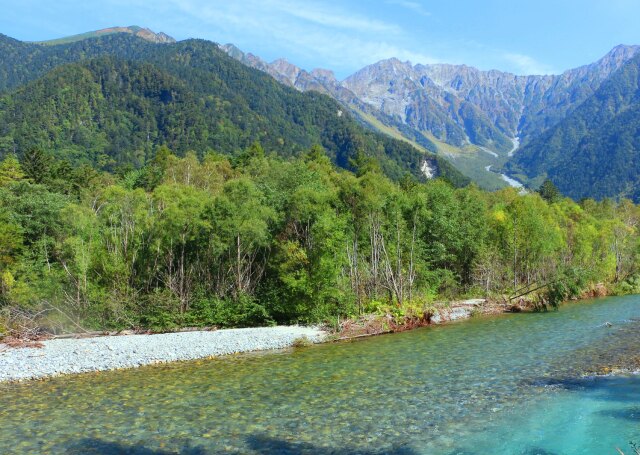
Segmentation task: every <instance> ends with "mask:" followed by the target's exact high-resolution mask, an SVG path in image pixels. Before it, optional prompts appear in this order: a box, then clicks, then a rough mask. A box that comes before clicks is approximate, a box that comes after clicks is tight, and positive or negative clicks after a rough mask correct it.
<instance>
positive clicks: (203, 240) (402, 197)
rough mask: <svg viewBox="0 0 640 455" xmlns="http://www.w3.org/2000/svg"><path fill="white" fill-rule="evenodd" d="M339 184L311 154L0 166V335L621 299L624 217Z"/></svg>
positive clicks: (630, 245) (625, 277)
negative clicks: (612, 293)
mask: <svg viewBox="0 0 640 455" xmlns="http://www.w3.org/2000/svg"><path fill="white" fill-rule="evenodd" d="M351 164H352V166H351V167H352V168H353V169H355V172H354V173H352V172H349V171H345V170H342V169H338V168H337V167H335V166H334V165H333V164H332V163H331V161H330V160H329V158H328V157H327V156H326V155H325V153H324V151H323V149H322V148H320V147H318V146H314V147H313V148H311V149H310V150H308V151H307V152H306V153H305V154H304V155H303V156H302V157H300V158H289V159H284V158H279V157H277V156H275V155H272V154H270V153H266V152H265V151H264V150H263V149H262V147H261V146H260V145H259V144H258V143H255V144H253V145H252V146H250V147H248V148H247V149H245V150H244V151H242V152H239V153H236V154H235V155H234V156H232V157H229V156H223V155H219V154H216V153H213V152H210V153H207V154H205V155H204V156H198V155H197V154H196V153H187V154H185V156H183V157H178V156H175V155H173V154H172V153H171V151H170V150H169V149H167V148H166V147H158V148H157V149H156V151H155V153H154V158H153V159H152V160H151V161H150V162H148V163H147V165H146V166H144V167H142V168H139V169H134V168H122V169H121V170H120V171H119V172H118V173H115V174H110V173H101V172H98V171H96V170H94V169H93V168H91V167H89V166H81V167H73V166H71V165H70V164H69V163H67V162H66V161H61V160H57V159H54V158H53V157H52V156H50V155H49V154H47V153H44V152H42V151H40V150H38V149H33V150H31V151H30V152H28V153H25V154H24V156H22V157H21V158H20V159H18V158H16V157H15V156H13V155H9V156H7V157H6V158H5V159H4V160H3V161H2V162H1V163H0V248H1V250H0V314H1V315H2V316H1V317H0V333H3V334H8V333H10V332H11V331H12V330H24V329H36V328H37V329H38V330H40V329H48V330H53V331H60V330H63V329H66V330H74V331H78V330H83V329H86V330H102V329H120V328H152V329H169V328H176V327H180V326H211V325H216V326H251V325H265V324H272V323H294V322H299V323H315V322H326V321H335V320H336V318H338V317H342V318H344V317H350V316H357V315H361V314H365V313H372V312H387V311H397V312H405V311H421V310H423V309H424V308H427V307H429V305H431V304H432V302H433V301H434V300H436V299H453V298H458V297H460V296H487V295H489V296H492V295H493V296H496V295H508V296H517V295H518V294H522V293H523V292H524V293H526V292H528V291H530V290H535V289H537V288H540V289H541V291H540V292H543V293H544V295H545V298H546V299H547V300H548V301H549V302H550V303H552V304H553V303H556V302H558V301H560V300H564V299H567V298H570V297H572V296H576V295H579V294H580V293H582V292H584V291H585V290H588V289H589V288H595V287H596V285H597V284H598V283H604V285H606V286H607V287H610V288H612V289H617V290H619V291H620V292H633V291H635V290H636V289H637V288H638V287H640V281H639V280H638V278H637V277H638V275H637V272H638V260H639V257H638V252H639V250H638V246H639V237H638V221H639V219H640V209H639V208H638V207H637V206H636V205H634V204H632V203H631V202H629V201H626V200H622V201H620V202H614V201H611V200H604V201H601V202H596V201H594V200H583V201H581V202H580V203H576V202H574V201H572V200H570V199H567V198H562V197H561V196H560V195H558V194H557V192H555V191H554V189H553V188H548V186H547V189H546V190H545V191H543V192H542V193H540V194H539V193H532V194H526V195H521V194H519V193H518V191H517V190H515V189H505V190H501V191H498V192H494V193H489V192H484V191H481V190H479V189H478V188H477V187H475V186H474V185H470V186H467V187H465V188H458V189H456V188H454V187H453V186H452V185H451V184H449V183H448V182H447V181H445V180H442V179H436V180H432V181H428V182H427V183H419V182H418V181H416V180H415V179H414V178H413V177H410V176H407V177H405V178H404V179H401V180H400V181H399V182H394V181H392V180H390V179H389V178H387V177H385V176H384V175H383V173H382V172H381V170H380V168H379V166H378V165H376V162H375V161H373V160H371V159H369V158H368V157H367V156H365V155H364V154H362V153H359V154H358V155H357V156H356V158H355V159H354V160H353V161H352V163H351Z"/></svg>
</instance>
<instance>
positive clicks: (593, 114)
mask: <svg viewBox="0 0 640 455" xmlns="http://www.w3.org/2000/svg"><path fill="white" fill-rule="evenodd" d="M508 169H509V170H510V171H511V172H513V173H521V174H524V175H526V176H527V177H528V178H530V179H537V180H538V181H539V180H541V179H542V178H544V177H549V178H551V180H552V181H553V182H554V183H555V184H556V185H557V186H558V188H559V189H560V190H561V191H562V192H563V193H564V194H567V195H569V196H571V197H574V198H582V197H595V198H602V197H619V196H626V197H631V198H634V199H636V200H639V199H640V55H637V56H635V57H634V58H633V59H631V60H630V61H628V62H627V63H626V64H624V65H623V66H622V68H620V69H619V70H618V71H617V72H615V73H614V74H613V75H612V76H611V77H610V78H609V79H607V80H606V81H605V82H604V83H603V84H602V85H601V86H600V87H599V88H598V89H597V90H596V91H595V93H594V94H593V95H592V96H591V97H589V98H588V99H587V100H586V101H585V102H584V103H582V104H581V105H580V106H579V107H577V108H576V109H575V110H574V111H573V112H572V113H570V114H569V115H568V116H567V117H566V118H565V119H563V120H562V121H560V122H559V123H558V124H556V125H555V126H554V127H553V128H551V129H549V130H548V131H546V132H545V133H543V134H542V135H541V136H539V137H538V138H536V139H534V140H532V141H531V142H530V143H529V144H527V145H525V146H524V147H523V148H522V149H521V150H520V151H519V152H518V154H517V155H516V156H515V157H514V158H513V160H512V161H511V162H510V163H509V164H508Z"/></svg>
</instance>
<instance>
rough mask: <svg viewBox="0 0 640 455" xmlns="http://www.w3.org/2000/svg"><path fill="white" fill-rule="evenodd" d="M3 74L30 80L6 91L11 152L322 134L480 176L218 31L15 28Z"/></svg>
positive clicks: (343, 152) (134, 154) (304, 145)
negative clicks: (379, 126) (300, 86)
mask: <svg viewBox="0 0 640 455" xmlns="http://www.w3.org/2000/svg"><path fill="white" fill-rule="evenodd" d="M105 55H106V56H113V57H111V58H107V59H104V58H100V57H101V56H105ZM94 57H98V58H100V59H99V60H97V61H94V60H92V58H94ZM87 59H90V60H87ZM123 59H124V60H123ZM126 60H129V61H131V63H127V61H126ZM7 62H14V63H15V65H12V64H9V63H7ZM68 62H85V63H82V64H80V65H77V64H71V65H69V64H68ZM133 62H139V63H133ZM58 67H60V68H58ZM52 68H58V69H55V70H53V71H52V70H51V69H52ZM39 76H41V79H38V80H36V81H33V82H30V83H29V85H26V86H24V84H25V83H26V82H28V81H32V80H33V79H35V78H38V77H39ZM0 81H3V83H4V85H5V86H8V87H16V86H17V87H18V89H17V90H16V91H15V92H9V93H7V94H6V95H5V96H4V97H3V98H2V101H1V102H0V103H1V104H0V111H1V112H2V113H1V114H0V153H6V152H9V151H12V150H14V149H15V150H17V151H18V152H23V151H24V150H27V149H28V148H29V147H31V146H33V145H39V146H41V147H43V148H46V149H49V150H53V151H54V152H56V153H59V154H62V155H64V156H66V157H70V158H73V159H74V160H76V161H78V160H79V161H83V160H85V161H86V160H89V161H91V162H93V163H94V164H98V165H100V164H105V163H108V165H109V166H113V165H118V164H127V163H131V164H135V165H140V164H141V163H142V162H144V160H145V159H146V158H148V157H149V153H150V150H151V148H152V147H153V146H155V145H159V144H167V145H169V146H170V147H171V148H172V149H173V150H174V151H176V152H177V153H184V152H185V151H187V150H190V149H193V150H196V151H199V152H204V151H205V150H206V149H207V148H213V149H215V150H217V151H220V152H223V153H235V152H237V151H238V150H240V149H242V148H245V147H247V146H249V145H250V144H251V143H252V142H253V141H256V140H259V141H260V142H261V143H262V144H263V145H264V146H265V148H266V149H267V150H273V151H275V152H277V153H279V154H281V155H284V156H291V155H297V154H299V153H301V152H302V151H304V150H306V149H308V148H309V147H311V146H312V145H313V144H316V143H318V144H321V145H323V146H324V147H325V149H326V150H327V151H328V153H329V155H330V156H331V157H332V159H333V160H334V161H335V162H336V163H337V164H338V165H340V166H342V167H350V166H351V163H352V160H353V159H354V158H355V157H356V156H357V155H358V153H360V152H364V153H365V154H367V155H369V156H372V157H374V158H376V159H377V160H378V161H379V162H380V164H381V166H382V168H383V170H384V171H385V172H386V173H387V174H388V175H390V176H392V177H394V178H400V177H401V176H402V175H403V174H404V173H406V172H411V173H413V174H414V175H416V176H420V175H423V170H424V169H428V170H430V172H431V174H432V175H433V176H435V175H445V176H447V177H448V178H449V179H450V180H452V181H454V182H455V183H458V184H465V183H466V182H467V181H468V180H467V179H466V178H465V177H463V176H462V175H461V174H460V173H459V172H457V171H456V170H455V169H453V168H452V167H451V165H449V164H448V163H446V162H445V161H443V160H441V159H440V158H438V157H436V156H434V155H430V154H429V155H425V154H424V153H421V152H419V151H418V150H416V149H415V148H414V147H412V146H410V145H408V144H406V143H404V142H402V141H398V140H394V139H391V138H389V137H387V136H384V135H381V134H379V133H374V132H371V131H368V130H366V129H364V128H362V127H361V126H360V125H359V124H358V123H357V122H355V121H354V120H353V118H352V117H351V115H349V113H348V112H345V111H344V108H343V107H342V106H341V105H339V104H338V103H337V102H336V101H334V100H332V99H331V98H329V97H327V96H324V95H321V94H318V93H313V92H311V93H301V92H299V91H296V90H293V89H291V88H288V87H285V86H284V85H282V84H279V83H278V82H276V81H275V80H273V79H272V78H271V77H269V76H267V75H266V74H263V73H262V72H259V71H256V70H253V69H250V68H247V67H246V66H244V65H242V64H240V63H238V62H237V61H235V60H233V59H231V58H230V57H228V56H227V55H226V54H225V53H223V52H222V51H221V50H220V49H218V47H217V45H216V44H214V43H211V42H208V41H203V40H188V41H183V42H180V43H175V44H167V45H162V46H158V45H156V44H152V43H149V42H146V41H144V40H142V39H139V38H137V37H134V36H130V35H128V34H112V35H109V36H104V37H100V38H93V39H85V40H82V41H77V42H73V43H69V44H62V45H51V46H42V45H34V44H29V43H20V42H17V41H15V40H11V39H8V38H4V39H3V40H2V42H1V43H0Z"/></svg>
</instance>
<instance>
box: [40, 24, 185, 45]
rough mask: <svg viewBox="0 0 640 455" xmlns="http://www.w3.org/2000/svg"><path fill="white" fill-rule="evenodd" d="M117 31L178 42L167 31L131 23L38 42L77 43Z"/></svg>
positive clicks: (157, 39) (156, 40)
mask: <svg viewBox="0 0 640 455" xmlns="http://www.w3.org/2000/svg"><path fill="white" fill-rule="evenodd" d="M116 33H128V34H130V35H135V36H137V37H138V38H142V39H144V40H147V41H150V42H152V43H175V42H176V40H175V39H173V38H172V37H170V36H169V35H167V34H166V33H163V32H160V33H155V32H153V31H152V30H150V29H148V28H142V27H138V26H137V25H130V26H128V27H110V28H103V29H102V30H96V31H93V32H87V33H81V34H79V35H72V36H67V37H64V38H57V39H53V40H48V41H39V42H38V43H37V44H48V45H56V44H68V43H75V42H77V41H82V40H85V39H88V38H98V37H100V36H106V35H113V34H116Z"/></svg>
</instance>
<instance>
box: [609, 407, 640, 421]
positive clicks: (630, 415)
mask: <svg viewBox="0 0 640 455" xmlns="http://www.w3.org/2000/svg"><path fill="white" fill-rule="evenodd" d="M600 415H603V416H607V417H613V418H616V419H624V420H631V421H632V422H640V407H635V408H629V409H607V410H604V411H600Z"/></svg>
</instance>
